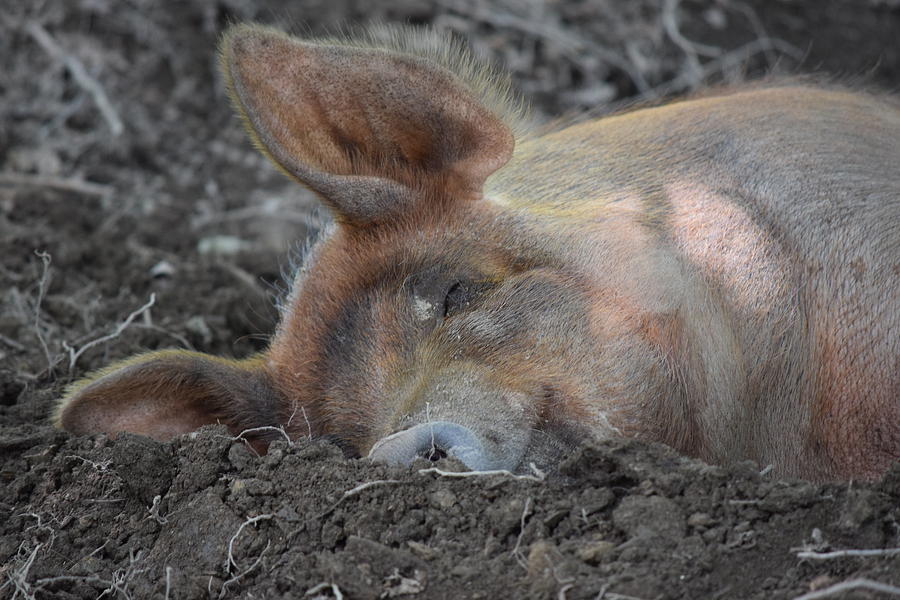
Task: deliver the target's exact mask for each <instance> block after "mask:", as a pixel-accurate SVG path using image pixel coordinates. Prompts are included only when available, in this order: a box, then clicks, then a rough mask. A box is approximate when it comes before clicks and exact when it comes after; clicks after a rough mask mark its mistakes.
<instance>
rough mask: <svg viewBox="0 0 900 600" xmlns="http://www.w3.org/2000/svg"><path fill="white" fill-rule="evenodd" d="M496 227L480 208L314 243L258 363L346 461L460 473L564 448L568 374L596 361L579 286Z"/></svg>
mask: <svg viewBox="0 0 900 600" xmlns="http://www.w3.org/2000/svg"><path fill="white" fill-rule="evenodd" d="M497 229H498V228H497V226H496V222H495V218H493V216H492V215H491V211H490V207H489V206H487V205H486V206H483V207H470V210H469V211H467V212H466V213H461V214H460V218H453V217H452V216H446V217H445V218H443V219H438V220H432V222H431V223H422V222H416V221H415V220H410V221H408V222H406V223H403V224H402V225H400V226H398V227H385V228H382V229H381V230H380V231H379V232H378V233H377V234H372V233H367V234H364V233H360V232H356V233H355V234H352V235H348V234H346V233H344V232H340V231H338V232H335V233H333V234H331V235H328V236H326V237H325V239H324V240H323V241H322V242H320V243H319V245H318V246H317V248H316V249H315V250H314V251H313V252H312V257H311V261H310V263H309V264H308V266H307V267H306V268H305V269H304V271H303V272H302V273H301V275H300V276H299V277H298V281H297V284H296V285H297V289H296V290H295V293H294V295H293V298H292V304H291V306H290V307H289V310H288V312H287V315H286V319H285V321H284V323H283V324H282V327H281V328H280V330H279V333H278V335H277V336H276V339H275V340H274V342H273V345H272V350H271V354H270V359H271V361H272V363H273V371H272V373H273V378H274V379H275V380H276V382H277V383H278V385H279V386H280V387H281V389H282V393H283V395H284V396H285V397H287V398H309V399H310V401H308V402H305V403H304V404H305V405H306V406H307V407H308V408H307V409H305V410H307V411H308V412H309V413H310V414H309V415H307V416H308V418H310V419H311V420H312V427H313V428H314V429H316V430H318V431H319V432H321V433H322V434H323V435H327V436H329V437H331V438H332V439H334V440H336V441H338V442H339V443H340V444H341V445H342V446H343V447H344V448H345V449H346V450H347V452H348V453H349V454H355V455H366V454H369V453H370V452H371V454H372V456H373V457H375V458H378V459H381V460H385V461H388V462H393V463H408V462H410V461H412V460H413V458H415V457H416V456H429V455H436V456H440V455H443V454H451V455H455V456H457V457H458V458H460V459H461V460H463V462H465V463H466V464H467V465H468V466H470V467H471V468H473V469H493V468H505V469H512V468H514V467H516V466H517V465H519V464H520V463H521V462H522V461H523V458H525V457H526V454H527V456H528V461H531V460H534V461H536V462H538V463H539V464H546V463H547V462H548V461H549V460H550V459H551V457H552V455H553V454H555V452H556V451H557V450H558V449H559V448H560V447H561V445H562V444H563V443H564V442H565V441H566V440H568V439H570V438H571V439H573V440H574V438H575V437H576V436H574V435H571V434H572V433H574V431H573V429H574V428H576V425H575V423H578V422H579V421H581V419H580V417H582V416H583V415H580V414H578V413H579V411H581V410H582V409H581V406H582V400H583V397H582V396H584V395H585V394H586V393H587V390H586V389H584V386H583V384H582V382H579V381H577V380H576V379H574V378H573V376H572V375H571V373H574V372H578V369H577V365H578V364H579V363H583V362H584V361H585V360H586V359H585V358H584V357H586V356H592V355H594V354H596V353H595V352H592V351H591V350H592V349H588V348H585V345H587V344H593V342H591V341H590V340H589V336H587V335H586V332H585V324H584V323H585V318H584V315H585V306H586V304H585V299H584V296H583V293H582V289H581V288H580V286H579V284H578V282H577V281H576V280H574V279H572V278H571V277H567V276H565V275H563V274H562V273H561V272H559V271H557V270H555V269H553V268H552V267H549V266H546V265H541V264H540V263H539V262H538V261H536V260H535V261H532V260H524V259H523V257H522V253H520V252H514V253H511V252H513V251H514V250H516V248H514V246H513V244H512V242H510V241H509V240H504V239H500V238H497V236H496V234H494V233H492V231H496V230H497ZM302 425H303V424H302ZM388 436H392V437H388ZM385 438H386V439H385ZM526 464H527V462H526Z"/></svg>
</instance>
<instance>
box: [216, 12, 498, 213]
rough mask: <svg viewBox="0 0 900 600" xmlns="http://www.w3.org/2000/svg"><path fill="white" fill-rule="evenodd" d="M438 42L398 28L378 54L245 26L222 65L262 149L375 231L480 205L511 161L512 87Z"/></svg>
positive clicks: (368, 46) (370, 45) (368, 44)
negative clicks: (423, 209)
mask: <svg viewBox="0 0 900 600" xmlns="http://www.w3.org/2000/svg"><path fill="white" fill-rule="evenodd" d="M428 35H429V34H427V33H421V32H419V33H416V32H414V31H405V30H397V31H394V32H393V36H388V41H387V42H386V43H385V44H384V45H382V46H381V47H379V43H378V42H373V41H371V40H368V41H365V40H364V41H362V42H358V43H357V42H352V41H346V42H345V41H327V42H316V41H309V42H306V41H301V40H298V39H295V38H292V37H290V36H288V35H286V34H284V33H282V32H280V31H277V30H274V29H270V28H265V27H260V26H254V25H238V26H235V27H232V28H231V29H229V30H228V32H227V33H226V34H225V36H224V37H223V39H222V43H221V46H220V50H221V57H222V61H221V64H222V70H223V72H224V75H225V79H226V83H227V84H228V87H229V90H230V92H231V94H232V99H233V100H234V102H235V104H236V105H237V108H238V110H239V111H240V112H241V114H242V115H243V117H244V118H245V120H246V122H247V124H248V125H249V128H250V130H251V135H252V136H253V137H254V141H255V143H256V144H257V146H259V147H260V149H261V150H262V151H263V152H264V153H265V154H267V155H268V156H269V158H271V159H272V160H273V161H274V162H275V163H276V165H278V166H279V167H280V168H282V169H283V170H284V171H286V172H287V173H288V174H289V175H291V176H293V177H295V178H296V179H297V180H299V181H300V182H302V183H304V184H306V185H307V186H309V187H310V188H312V189H313V190H314V191H315V192H317V193H318V194H319V195H320V196H321V197H322V198H323V200H324V201H325V202H326V203H327V204H328V205H329V206H330V208H331V209H332V211H333V212H334V213H335V217H336V218H337V219H338V220H339V221H342V222H345V223H352V224H356V225H366V224H369V223H374V222H379V221H383V220H385V219H387V218H389V217H390V216H392V215H394V214H397V213H398V212H400V211H402V210H404V209H405V208H408V207H409V205H410V204H411V203H414V202H417V201H421V200H420V199H423V198H426V199H430V200H432V201H433V200H434V199H435V198H444V199H453V198H477V197H479V196H480V194H481V190H482V186H483V184H484V181H485V179H486V178H487V176H488V175H490V174H491V173H493V172H494V171H496V170H497V169H498V168H500V167H501V166H502V165H503V164H504V163H506V161H507V160H509V158H510V156H511V155H512V151H513V145H514V139H513V134H512V132H511V131H510V128H509V127H508V126H507V125H506V124H505V123H504V120H503V118H502V117H501V116H500V114H502V113H504V111H506V112H510V113H513V112H515V110H516V108H515V107H510V106H504V103H506V104H510V102H509V101H508V99H507V96H506V94H507V91H506V89H505V88H504V87H503V85H502V84H497V85H494V83H493V81H492V80H491V77H492V75H491V74H490V73H489V72H488V70H487V69H480V68H479V67H477V66H476V67H473V66H472V65H473V64H474V63H472V62H471V60H470V59H467V58H466V56H465V55H464V54H460V56H459V57H457V58H454V57H453V53H454V52H457V50H458V49H456V50H454V49H453V48H455V47H454V46H452V45H451V46H447V47H446V48H442V43H443V44H449V41H448V40H443V41H441V40H440V39H439V38H437V37H436V36H433V35H432V36H431V37H430V38H429V37H428ZM416 36H418V37H416ZM410 48H415V49H418V50H422V49H423V48H424V51H420V52H418V53H416V51H415V50H413V49H410ZM459 52H461V51H459ZM422 54H430V55H432V56H433V57H436V58H438V59H440V58H441V57H443V58H444V59H446V60H444V62H445V63H447V64H448V66H443V65H441V64H440V62H439V61H438V60H430V59H428V58H423V57H422V56H421V55H422ZM448 56H449V59H447V57H448ZM467 61H468V62H467ZM454 65H456V66H459V65H462V67H463V68H462V69H457V71H465V70H466V67H467V68H468V71H469V72H468V73H465V72H464V73H454V72H453V71H451V68H453V67H454ZM448 67H449V68H448ZM479 69H480V70H479ZM489 104H494V106H488V105H489ZM509 108H512V110H506V109H509Z"/></svg>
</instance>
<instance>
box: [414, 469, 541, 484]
mask: <svg viewBox="0 0 900 600" xmlns="http://www.w3.org/2000/svg"><path fill="white" fill-rule="evenodd" d="M426 473H434V474H436V475H440V476H441V477H489V476H491V475H504V476H506V477H512V478H513V479H526V480H528V481H544V478H543V477H540V476H535V475H516V474H515V473H513V472H511V471H507V470H506V469H496V470H493V471H463V472H461V473H457V472H456V471H444V470H443V469H438V468H437V467H431V468H429V469H419V475H425V474H426Z"/></svg>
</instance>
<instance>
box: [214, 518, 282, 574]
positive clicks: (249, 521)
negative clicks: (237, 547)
mask: <svg viewBox="0 0 900 600" xmlns="http://www.w3.org/2000/svg"><path fill="white" fill-rule="evenodd" d="M274 516H275V515H271V514H264V515H256V516H255V517H250V518H248V519H247V520H246V521H244V522H243V523H241V526H240V527H238V530H237V531H236V532H235V534H234V535H233V536H231V540H229V542H228V562H226V563H225V570H227V571H228V572H231V567H232V566H234V568H235V569H237V563H236V562H234V554H233V551H234V542H235V541H236V540H237V538H238V536H239V535H241V532H242V531H243V530H244V527H246V526H247V525H253V524H254V523H258V522H260V521H266V520H268V519H271V518H272V517H274ZM266 547H267V548H268V546H266ZM264 552H265V550H263V553H264ZM260 557H262V554H260ZM254 566H255V565H254ZM244 574H246V573H244ZM244 574H242V575H241V576H242V577H243V575H244ZM235 581H236V580H235ZM225 583H226V584H227V583H228V582H225ZM223 588H224V585H223Z"/></svg>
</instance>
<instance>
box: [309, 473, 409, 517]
mask: <svg viewBox="0 0 900 600" xmlns="http://www.w3.org/2000/svg"><path fill="white" fill-rule="evenodd" d="M393 483H400V480H399V479H378V480H376V481H367V482H365V483H361V484H359V485H358V486H356V487H355V488H353V489H351V490H347V491H346V492H344V494H343V495H342V496H341V497H340V498H338V501H337V502H335V503H334V504H333V505H331V507H330V508H329V509H328V510H326V511H325V512H323V513H322V514H321V515H320V516H319V518H322V517H324V516H327V515H330V514H331V513H333V512H334V509H336V508H337V507H338V506H340V505H341V502H343V501H344V500H346V499H347V498H350V497H352V496H355V495H357V494H358V493H360V492H362V491H363V490H367V489H369V488H370V487H375V486H377V485H389V484H393Z"/></svg>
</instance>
